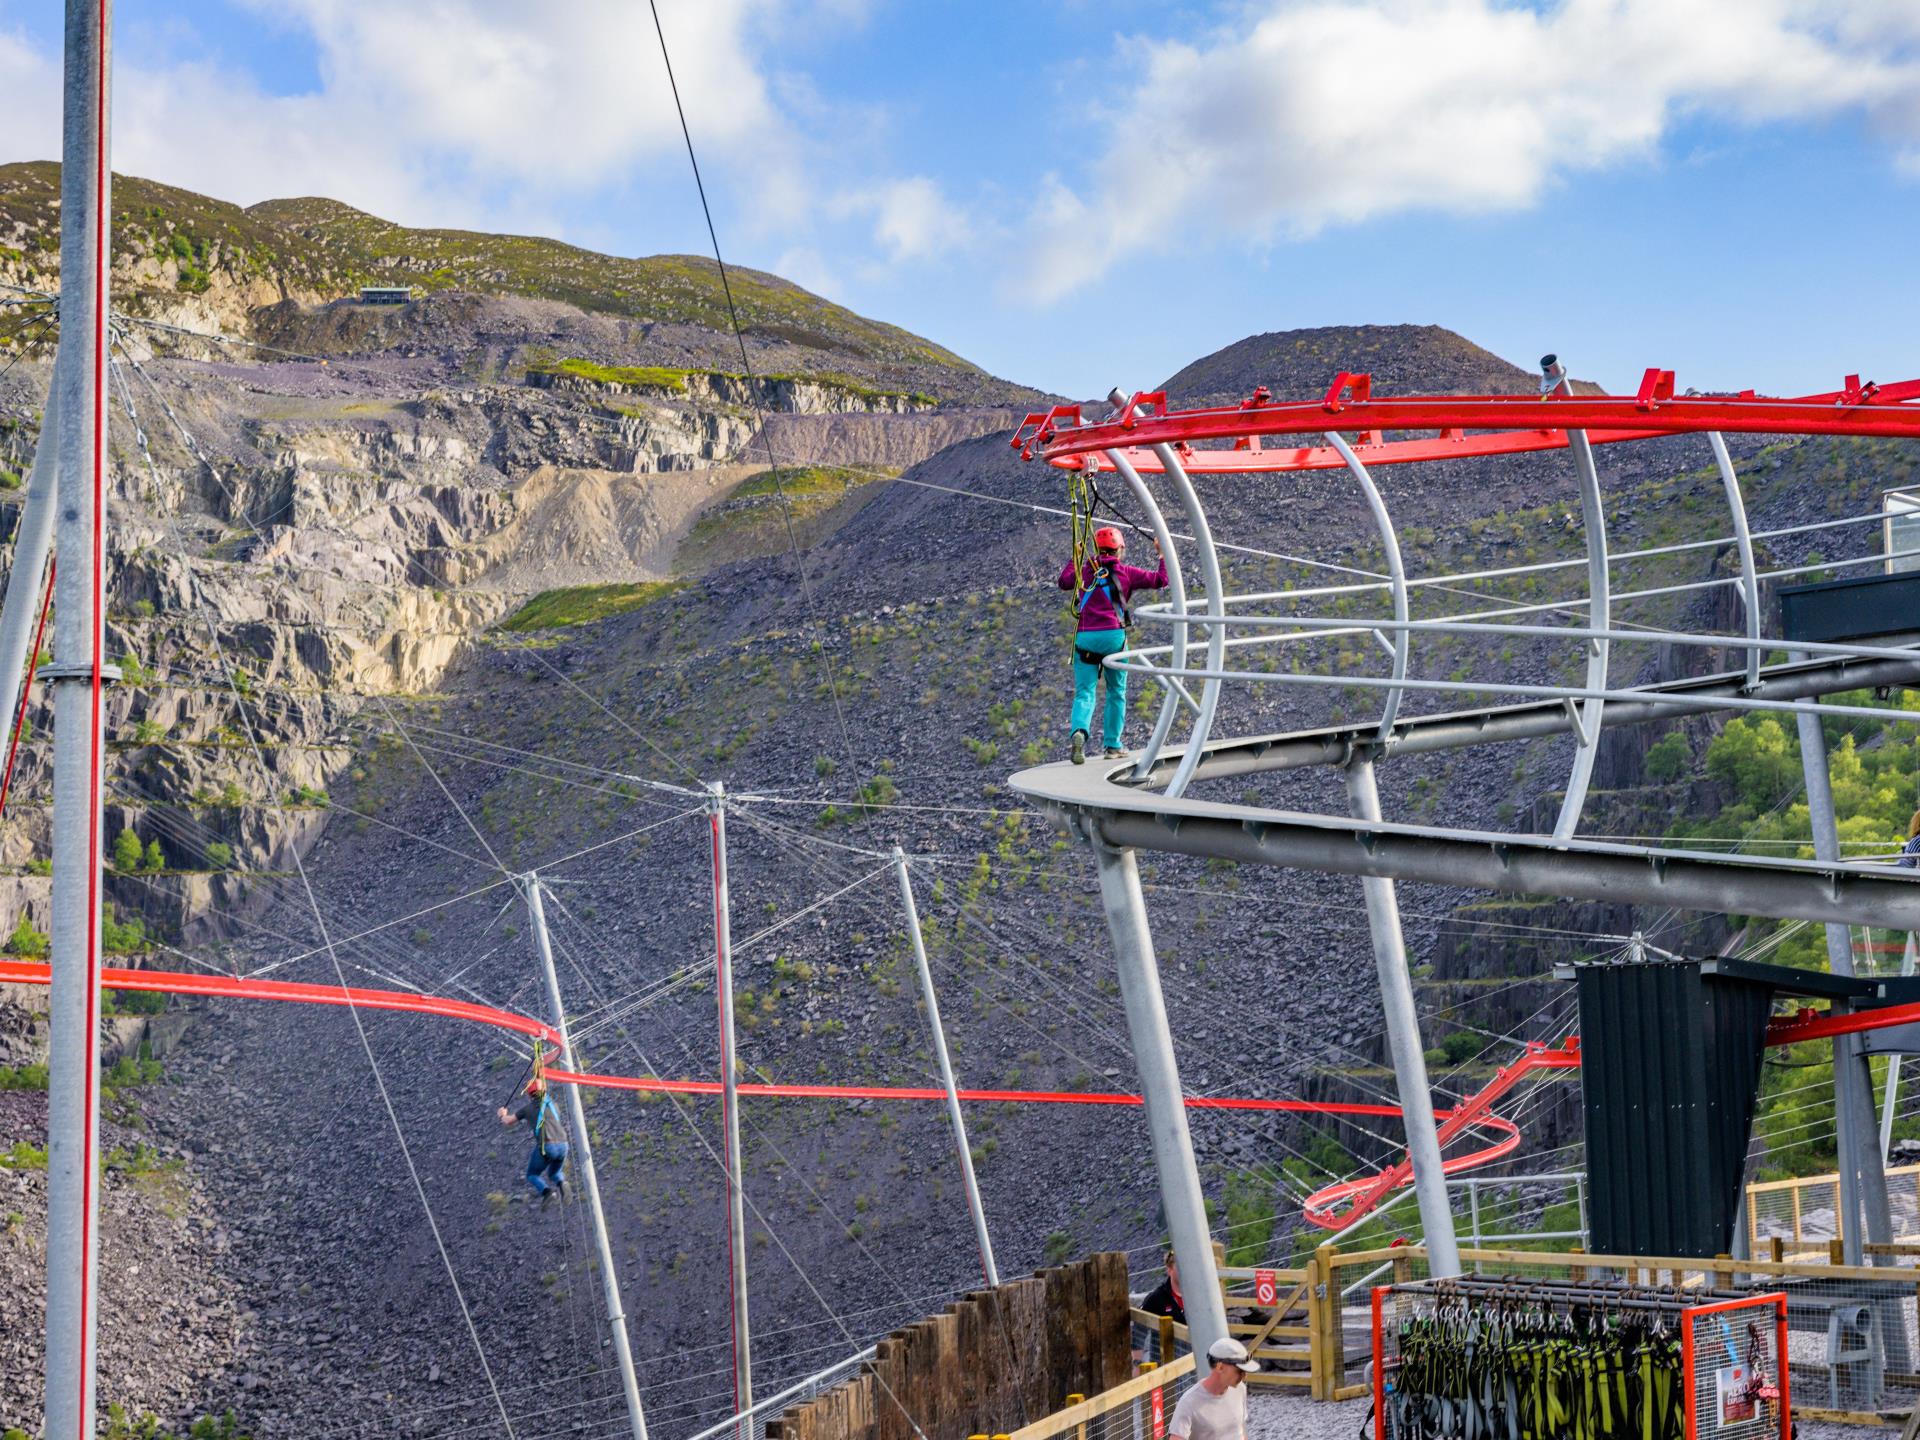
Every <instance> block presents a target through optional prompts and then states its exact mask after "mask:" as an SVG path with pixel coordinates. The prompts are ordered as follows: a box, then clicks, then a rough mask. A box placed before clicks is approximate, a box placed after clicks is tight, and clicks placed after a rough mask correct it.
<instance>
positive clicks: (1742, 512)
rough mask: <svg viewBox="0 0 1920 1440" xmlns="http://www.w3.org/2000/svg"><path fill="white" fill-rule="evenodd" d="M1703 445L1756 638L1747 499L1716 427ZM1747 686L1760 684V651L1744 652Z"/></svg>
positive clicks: (1755, 577)
mask: <svg viewBox="0 0 1920 1440" xmlns="http://www.w3.org/2000/svg"><path fill="white" fill-rule="evenodd" d="M1707 444H1708V445H1709V446H1711V447H1712V449H1713V463H1714V465H1715V466H1717V467H1718V468H1719V471H1720V488H1721V489H1723V490H1724V491H1726V494H1727V511H1728V513H1729V514H1731V515H1732V516H1733V543H1734V547H1735V548H1736V549H1737V550H1738V551H1739V552H1740V601H1741V605H1742V607H1743V608H1744V609H1745V610H1746V612H1747V613H1746V629H1747V638H1748V639H1749V640H1758V639H1759V638H1760V572H1759V570H1758V568H1757V567H1756V566H1755V565H1754V563H1753V532H1752V530H1750V529H1749V528H1748V526H1747V502H1746V498H1745V497H1744V496H1743V495H1741V493H1740V476H1739V475H1738V474H1737V473H1736V472H1735V470H1734V468H1733V456H1731V455H1729V454H1728V453H1727V442H1726V440H1725V439H1724V438H1723V437H1722V436H1721V434H1720V432H1719V431H1718V430H1710V431H1708V432H1707ZM1746 668H1747V682H1746V683H1747V688H1748V689H1752V688H1753V687H1754V686H1755V685H1758V684H1759V683H1760V652H1759V651H1758V650H1749V651H1747V667H1746Z"/></svg>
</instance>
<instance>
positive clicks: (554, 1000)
mask: <svg viewBox="0 0 1920 1440" xmlns="http://www.w3.org/2000/svg"><path fill="white" fill-rule="evenodd" d="M520 893H521V894H522V895H523V896H525V897H526V902H527V919H528V921H529V922H530V924H531V927H532V929H533V943H534V948H535V949H537V950H538V951H539V952H540V969H541V972H542V974H543V976H544V978H545V979H546V982H547V1005H548V1007H549V1008H550V1009H551V1010H552V1011H553V1028H554V1029H555V1030H557V1031H558V1032H559V1034H560V1052H561V1054H563V1055H565V1056H566V1059H567V1067H568V1068H569V1069H572V1070H582V1071H586V1070H591V1069H592V1068H593V1067H592V1066H591V1065H589V1064H587V1057H586V1056H585V1055H582V1054H581V1053H580V1052H579V1051H577V1050H575V1049H574V1047H573V1040H572V1037H570V1036H569V1035H568V1034H567V1007H566V1006H565V1005H564V1004H563V1003H562V1002H561V999H560V976H559V974H558V972H557V971H555V969H554V967H553V944H552V942H551V940H550V939H549V938H548V936H547V908H546V904H545V902H544V901H543V900H542V899H541V896H540V877H539V876H538V875H531V874H530V875H524V876H521V877H520ZM562 1088H564V1089H565V1090H566V1092H567V1114H568V1117H569V1118H570V1119H571V1120H572V1121H573V1144H574V1148H575V1149H576V1150H578V1151H579V1154H580V1177H581V1179H582V1180H583V1181H585V1185H586V1192H587V1208H588V1211H589V1213H591V1214H592V1216H593V1239H594V1244H595V1246H596V1247H597V1248H598V1250H599V1252H600V1287H601V1289H602V1291H604V1292H605V1295H606V1302H607V1323H608V1325H610V1326H611V1327H612V1329H613V1355H614V1360H615V1361H616V1362H617V1363H618V1365H619V1367H620V1388H621V1390H622V1391H623V1392H624V1393H625V1395H626V1400H627V1421H628V1423H629V1424H630V1425H631V1426H632V1428H633V1440H647V1417H646V1416H645V1415H644V1414H643V1413H642V1412H641V1409H640V1382H639V1381H638V1380H637V1379H636V1378H635V1377H634V1373H633V1351H632V1349H631V1348H630V1347H629V1346H628V1343H627V1312H626V1310H625V1308H624V1307H623V1306H622V1305H621V1303H620V1277H619V1275H618V1274H616V1273H615V1271H614V1268H613V1245H612V1243H611V1242H610V1241H609V1240H608V1238H607V1215H606V1211H604V1210H603V1209H601V1207H600V1177H599V1175H598V1174H596V1173H595V1171H594V1168H593V1141H592V1139H591V1137H590V1136H589V1134H588V1131H587V1111H586V1102H585V1101H583V1100H582V1099H581V1097H580V1087H579V1086H578V1085H567V1086H564V1087H562ZM567 1283H568V1284H569V1285H571V1284H572V1283H573V1282H572V1279H571V1277H569V1279H568V1282H567Z"/></svg>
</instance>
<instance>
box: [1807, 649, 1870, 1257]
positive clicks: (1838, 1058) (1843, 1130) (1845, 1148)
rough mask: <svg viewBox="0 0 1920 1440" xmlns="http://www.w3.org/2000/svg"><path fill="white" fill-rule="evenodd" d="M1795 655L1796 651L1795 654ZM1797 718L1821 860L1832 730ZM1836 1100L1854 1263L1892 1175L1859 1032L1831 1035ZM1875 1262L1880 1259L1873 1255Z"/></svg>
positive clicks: (1837, 940) (1840, 945)
mask: <svg viewBox="0 0 1920 1440" xmlns="http://www.w3.org/2000/svg"><path fill="white" fill-rule="evenodd" d="M1796 658H1798V657H1796ZM1793 719H1794V723H1795V725H1796V726H1797V727H1798V729H1799V735H1800V766H1801V770H1802V772H1803V773H1804V774H1805V776H1806V782H1807V820H1808V823H1809V825H1810V826H1811V828H1812V831H1813V853H1814V856H1815V858H1816V859H1820V860H1826V861H1834V860H1838V859H1839V858H1840V832H1839V828H1838V824H1837V821H1836V819H1835V816H1834V810H1833V780H1832V776H1831V775H1830V774H1829V772H1828V769H1827V737H1826V733H1825V731H1823V730H1822V729H1821V726H1820V717H1819V716H1818V715H1809V714H1806V713H1805V712H1804V711H1802V712H1800V713H1798V714H1796V715H1795V716H1794V717H1793ZM1825 929H1826V932H1827V963H1828V966H1829V968H1831V969H1832V971H1833V973H1834V974H1836V975H1851V974H1853V938H1852V935H1851V934H1850V933H1849V927H1848V926H1847V925H1846V924H1844V923H1829V924H1828V925H1827V926H1826V927H1825ZM1833 1102H1834V1120H1835V1129H1836V1130H1837V1131H1838V1149H1839V1152H1840V1153H1839V1165H1840V1210H1841V1215H1842V1220H1843V1223H1842V1226H1841V1245H1842V1250H1843V1253H1844V1255H1845V1258H1846V1263H1847V1264H1849V1265H1858V1264H1860V1263H1861V1259H1860V1256H1861V1249H1860V1244H1861V1240H1862V1236H1863V1232H1864V1238H1865V1239H1866V1240H1867V1241H1868V1242H1869V1243H1871V1244H1875V1245H1884V1244H1886V1243H1887V1242H1888V1241H1889V1240H1891V1239H1892V1238H1893V1219H1892V1216H1891V1215H1890V1213H1889V1211H1888V1206H1887V1177H1886V1171H1885V1168H1884V1167H1883V1166H1882V1164H1881V1160H1880V1151H1879V1148H1878V1146H1877V1144H1876V1143H1875V1142H1876V1141H1877V1140H1878V1138H1879V1137H1878V1136H1877V1135H1876V1134H1875V1133H1874V1131H1875V1128H1876V1127H1875V1125H1874V1121H1873V1072H1872V1071H1871V1070H1870V1069H1869V1068H1868V1065H1867V1058H1866V1056H1865V1055H1864V1054H1863V1053H1862V1052H1861V1048H1860V1037H1859V1036H1857V1035H1841V1036H1839V1037H1837V1038H1836V1039H1835V1040H1834V1042H1833ZM1876 1263H1878V1262H1877V1261H1876Z"/></svg>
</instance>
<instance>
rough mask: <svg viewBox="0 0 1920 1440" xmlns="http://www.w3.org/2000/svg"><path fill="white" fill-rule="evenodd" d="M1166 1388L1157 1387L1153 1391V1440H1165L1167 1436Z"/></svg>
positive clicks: (1162, 1386)
mask: <svg viewBox="0 0 1920 1440" xmlns="http://www.w3.org/2000/svg"><path fill="white" fill-rule="evenodd" d="M1166 1397H1167V1387H1166V1386H1164V1385H1157V1386H1155V1387H1154V1391H1153V1440H1166V1435H1167V1409H1166V1406H1167V1398H1166Z"/></svg>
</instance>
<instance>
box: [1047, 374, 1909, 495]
mask: <svg viewBox="0 0 1920 1440" xmlns="http://www.w3.org/2000/svg"><path fill="white" fill-rule="evenodd" d="M1915 400H1920V380H1902V381H1899V382H1897V383H1894V384H1888V385H1876V384H1872V383H1868V384H1864V385H1863V384H1861V383H1860V380H1859V378H1858V377H1857V376H1848V377H1847V382H1846V384H1845V385H1844V386H1843V387H1842V388H1841V389H1839V390H1830V391H1827V392H1825V393H1822V394H1818V395H1799V396H1794V397H1791V398H1778V397H1775V396H1769V395H1756V394H1754V393H1753V392H1752V391H1746V392H1743V393H1741V394H1738V395H1685V394H1676V393H1674V380H1673V372H1672V371H1671V370H1657V369H1653V370H1648V371H1647V373H1646V376H1645V377H1644V378H1643V379H1642V381H1641V385H1640V390H1639V392H1638V393H1637V394H1634V395H1399V396H1391V397H1387V398H1380V399H1376V398H1375V397H1374V396H1373V394H1372V381H1371V377H1369V376H1366V375H1353V374H1347V373H1345V372H1343V373H1341V374H1339V375H1337V376H1335V377H1334V380H1333V384H1332V385H1331V386H1330V387H1329V388H1328V390H1327V393H1326V395H1325V396H1324V397H1322V398H1321V399H1319V400H1295V401H1279V402H1274V401H1269V400H1267V399H1265V398H1264V395H1262V396H1258V397H1256V398H1255V399H1254V400H1249V401H1247V402H1246V403H1244V404H1241V405H1238V406H1222V407H1219V408H1212V409H1203V410H1173V411H1169V410H1167V409H1166V408H1165V407H1166V395H1165V392H1151V393H1149V392H1142V393H1140V394H1137V395H1135V396H1133V397H1132V399H1130V400H1129V401H1128V402H1127V404H1126V405H1125V406H1123V407H1122V409H1121V410H1120V412H1119V414H1118V415H1117V416H1115V417H1114V418H1112V419H1110V420H1100V421H1095V422H1093V423H1082V421H1081V417H1080V407H1079V406H1077V405H1057V406H1055V407H1054V408H1053V409H1052V410H1049V411H1045V412H1043V413H1037V414H1033V415H1029V416H1027V417H1026V419H1025V420H1024V421H1023V422H1022V423H1021V425H1020V427H1019V429H1017V430H1016V431H1015V432H1014V436H1013V445H1014V448H1015V449H1017V450H1019V451H1020V452H1021V454H1022V456H1023V457H1025V458H1028V459H1031V458H1032V457H1033V456H1034V455H1035V454H1040V455H1043V456H1044V457H1045V458H1046V460H1047V461H1048V462H1049V463H1051V464H1053V465H1057V466H1061V467H1063V468H1077V467H1079V466H1081V465H1083V464H1085V463H1087V462H1088V461H1089V460H1091V461H1092V462H1093V463H1094V464H1096V465H1098V466H1099V467H1101V468H1111V462H1110V461H1109V460H1107V458H1106V454H1105V452H1107V451H1109V450H1125V451H1127V452H1128V457H1129V459H1130V460H1131V461H1132V462H1133V463H1134V465H1135V466H1136V467H1137V468H1139V469H1141V470H1149V471H1157V470H1159V469H1160V468H1161V461H1160V459H1159V457H1158V456H1156V455H1155V454H1154V453H1153V450H1152V447H1153V446H1155V445H1172V446H1175V447H1177V448H1179V449H1180V450H1181V462H1180V463H1181V464H1182V466H1184V467H1185V468H1186V469H1187V470H1189V471H1192V472H1195V473H1209V474H1212V473H1232V474H1241V473H1253V472H1273V471H1298V470H1331V469H1339V468H1342V467H1344V466H1345V464H1346V460H1345V458H1344V457H1343V456H1342V455H1340V454H1339V452H1338V451H1336V450H1334V449H1332V448H1331V447H1329V446H1312V445H1309V446H1302V447H1286V448H1274V449H1266V448H1263V447H1262V444H1261V437H1263V436H1268V435H1314V436H1319V435H1324V434H1325V433H1326V432H1327V431H1329V430H1338V431H1341V432H1342V433H1344V434H1357V435H1358V436H1359V443H1358V444H1357V445H1356V446H1355V447H1354V448H1355V449H1356V450H1357V451H1358V453H1359V455H1360V457H1361V459H1363V460H1365V461H1366V462H1367V463H1368V464H1369V465H1403V464H1407V463H1410V462H1413V461H1420V460H1448V459H1459V458H1462V457H1465V456H1469V455H1511V454H1517V453H1521V452H1525V451H1534V450H1554V449H1561V448H1564V447H1565V445H1566V443H1567V431H1568V430H1584V431H1586V432H1587V438H1588V439H1589V440H1590V441H1592V442H1593V443H1594V444H1596V445H1610V444H1616V443H1619V442H1621V441H1627V440H1649V439H1653V438H1655V437H1657V436H1661V435H1691V434H1699V433H1703V432H1705V431H1709V430H1719V431H1727V432H1732V433H1736V434H1760V435H1807V434H1812V435H1872V436H1892V437H1897V438H1906V439H1920V404H1912V403H1909V402H1911V401H1915ZM1149 406H1151V407H1153V408H1154V410H1155V412H1156V413H1153V414H1150V415H1149V414H1142V413H1138V412H1140V411H1142V410H1144V409H1145V408H1147V407H1149ZM1408 430H1424V431H1438V432H1439V434H1438V436H1437V437H1436V436H1432V435H1427V436H1419V437H1414V438H1407V439H1399V440H1387V439H1386V438H1385V434H1386V432H1388V431H1402V432H1404V431H1408ZM1469 431H1472V432H1475V433H1471V434H1469V433H1468V432H1469ZM1212 440H1232V441H1234V442H1236V448H1233V449H1224V450H1222V449H1197V450H1196V449H1190V448H1188V447H1190V446H1191V445H1192V444H1193V443H1194V442H1195V441H1203V442H1204V441H1212Z"/></svg>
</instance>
